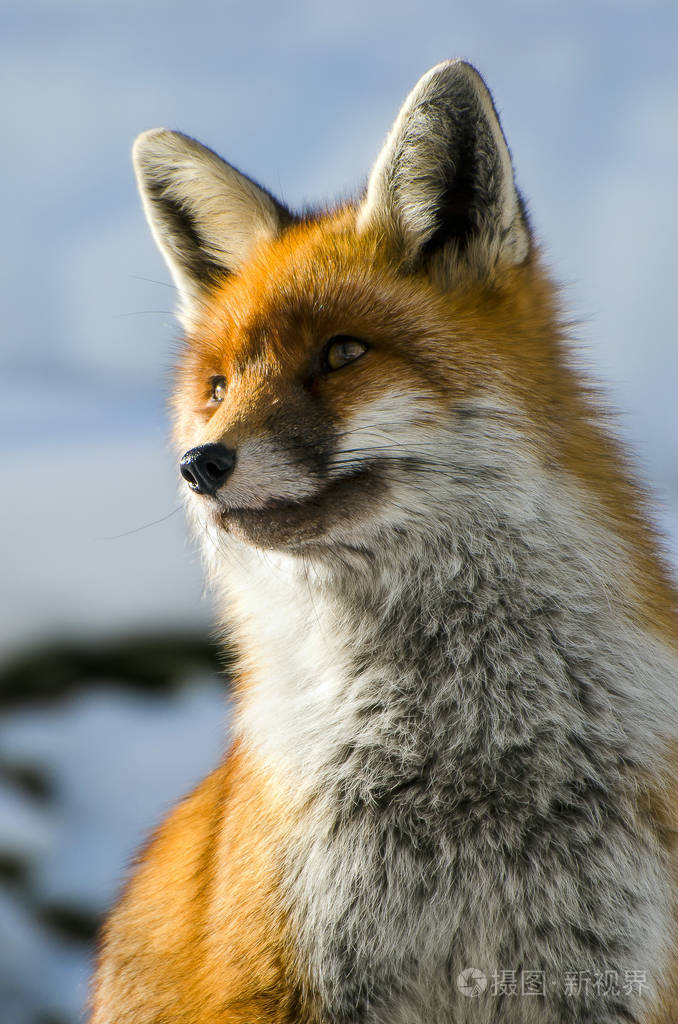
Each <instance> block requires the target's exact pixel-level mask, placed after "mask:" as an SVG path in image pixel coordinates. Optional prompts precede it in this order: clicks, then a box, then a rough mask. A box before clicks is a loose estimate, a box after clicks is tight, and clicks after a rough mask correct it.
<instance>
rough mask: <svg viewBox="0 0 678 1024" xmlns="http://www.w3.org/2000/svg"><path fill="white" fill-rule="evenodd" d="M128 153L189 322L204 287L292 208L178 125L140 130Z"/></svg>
mask: <svg viewBox="0 0 678 1024" xmlns="http://www.w3.org/2000/svg"><path fill="white" fill-rule="evenodd" d="M133 160H134V169H135V171H136V176H137V182H138V184H139V191H140V192H141V198H142V201H143V204H144V210H145V212H146V217H147V218H148V222H149V224H150V226H151V230H152V232H153V237H154V238H155V240H156V242H157V244H158V247H159V248H160V251H161V252H162V254H163V256H164V257H165V260H166V261H167V264H168V266H169V268H170V271H171V273H172V277H173V279H174V283H175V284H176V286H177V288H178V290H179V295H180V298H181V307H180V312H179V317H180V319H181V320H182V322H183V323H184V325H185V326H190V324H191V323H193V322H194V320H195V317H196V314H197V312H198V310H199V308H200V304H201V301H202V299H203V297H204V295H205V293H206V291H207V290H208V289H209V287H210V286H211V285H213V284H214V283H215V282H216V281H218V280H220V279H221V278H223V277H225V276H226V275H227V274H229V273H233V272H234V271H237V270H238V268H239V267H240V266H241V265H242V264H243V263H244V262H245V260H246V259H247V257H248V256H249V254H250V253H251V252H252V250H253V248H254V246H255V245H256V244H257V242H259V241H262V240H264V239H267V238H273V237H274V236H275V235H277V234H278V232H279V231H280V230H281V228H283V227H284V226H285V225H287V224H289V223H290V221H291V219H292V217H291V214H290V213H289V211H288V210H286V209H285V207H284V206H282V205H281V204H280V203H278V202H277V201H276V200H275V199H274V198H273V197H272V196H271V195H269V193H268V192H266V191H265V190H264V189H263V188H261V186H259V185H257V184H256V183H255V182H253V181H251V180H250V178H247V177H246V176H245V175H244V174H241V173H240V171H237V170H236V169H235V167H231V165H230V164H228V163H226V161H225V160H222V159H221V157H219V156H217V154H216V153H213V152H212V150H210V149H207V148H206V147H205V146H201V145H200V143H198V142H196V141H195V140H194V139H191V138H189V137H188V136H187V135H182V134H181V133H180V132H172V131H168V130H166V129H164V128H159V129H156V130H154V131H149V132H144V133H143V134H142V135H140V136H139V137H138V138H137V140H136V142H135V143H134V149H133Z"/></svg>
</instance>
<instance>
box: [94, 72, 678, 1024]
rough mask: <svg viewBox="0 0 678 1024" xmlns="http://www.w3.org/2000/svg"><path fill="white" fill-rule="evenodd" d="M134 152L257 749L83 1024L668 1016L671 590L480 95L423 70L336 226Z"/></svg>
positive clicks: (170, 139) (137, 907)
mask: <svg viewBox="0 0 678 1024" xmlns="http://www.w3.org/2000/svg"><path fill="white" fill-rule="evenodd" d="M134 158H135V166H136V170H137V176H138V180H139V185H140V190H141V195H142V198H143V203H144V207H145V210H146V214H147V217H148V219H149V222H150V225H151V228H152V230H153V233H154V236H155V238H156V240H157V242H158V245H159V247H160V249H161V251H162V252H163V254H164V256H165V258H166V260H167V262H168V264H169V266H170V269H171V271H172V274H173V277H174V280H175V282H176V285H177V288H178V291H179V295H180V300H181V308H180V318H181V321H182V324H183V326H184V329H185V338H186V341H185V347H184V351H183V354H182V356H181V360H180V364H179V366H178V370H177V378H176V389H175V397H174V413H175V424H174V434H175V440H176V444H177V450H178V452H179V454H180V456H181V461H180V469H181V474H182V476H183V478H184V489H185V492H186V498H187V504H188V510H189V516H190V518H191V520H192V523H193V525H194V527H195V530H196V531H197V534H198V536H199V537H200V539H201V542H202V546H203V551H204V556H205V564H206V567H207V572H208V575H209V578H210V581H211V584H212V585H213V587H214V588H215V589H216V592H217V594H218V597H219V601H220V605H221V608H222V609H223V626H224V629H225V630H226V631H227V632H228V635H229V637H230V638H231V642H232V643H233V644H234V646H235V649H236V651H237V666H236V669H235V671H234V680H233V686H234V693H235V711H234V738H233V744H232V746H231V748H230V751H229V753H228V755H227V756H226V758H225V759H224V762H223V763H222V765H221V766H220V767H219V768H217V769H216V771H215V772H214V773H213V774H212V775H211V776H210V777H209V778H208V779H206V780H205V781H204V782H203V783H202V784H201V786H200V787H199V788H198V789H197V790H196V791H195V793H193V794H192V795H191V796H190V797H188V798H187V799H186V800H185V801H183V802H182V803H181V804H180V805H179V806H178V807H177V808H176V809H175V811H174V812H173V813H172V814H171V815H170V816H169V818H168V819H167V821H166V822H165V823H164V824H163V825H161V826H160V828H159V829H158V830H157V832H156V834H155V836H154V837H153V838H152V840H151V841H150V843H149V845H148V846H147V847H146V849H145V850H144V851H143V852H142V854H141V855H140V858H139V862H138V865H137V867H136V869H135V872H134V873H133V875H132V877H131V879H130V882H129V884H128V886H127V888H126V890H125V893H124V894H123V896H122V898H121V900H120V902H119V904H118V906H117V908H116V909H115V910H114V911H113V913H112V915H111V917H110V919H109V921H108V923H107V925H106V927H105V930H104V935H103V940H102V948H101V954H100V960H99V966H98V971H97V976H96V983H95V990H94V996H93V1003H94V1013H93V1021H94V1022H95V1024H132V1022H135V1024H138V1022H141V1021H144V1022H151V1021H157V1022H160V1021H163V1022H165V1021H167V1022H170V1021H171V1022H175V1021H176V1022H182V1024H216V1022H220V1024H236V1022H239V1024H254V1022H261V1024H265V1022H266V1024H267V1022H279V1024H292V1022H294V1024H463V1022H467V1021H468V1022H474V1024H475V1022H477V1024H500V1022H501V1024H556V1022H558V1024H622V1022H624V1024H629V1022H634V1024H670V1022H672V1021H673V1022H675V1021H676V1020H678V989H677V977H676V962H675V948H676V850H675V838H674V837H675V834H676V831H675V830H676V818H677V814H678V808H677V806H676V798H675V780H676V767H677V765H678V758H677V751H678V746H677V744H676V740H677V738H678V697H677V695H676V682H677V681H678V643H677V639H676V621H677V619H676V595H675V592H674V590H673V588H672V584H671V581H670V579H669V576H668V572H667V570H666V567H665V565H664V563H663V561H662V557H661V554H660V551H659V545H658V542H657V539H656V537H655V535H654V532H653V530H652V527H651V525H650V520H649V518H648V515H647V512H646V507H645V498H644V495H643V493H642V492H641V490H640V489H639V488H638V486H637V485H636V484H635V483H634V481H633V478H632V474H631V473H630V472H629V470H628V467H627V465H626V462H625V459H624V457H623V453H621V452H620V450H619V446H618V443H617V442H616V441H615V439H614V435H613V433H612V432H611V431H610V430H609V429H608V427H607V426H606V419H607V416H606V413H605V410H604V406H603V403H602V402H601V400H600V399H599V397H598V396H597V394H596V392H595V390H594V389H592V387H591V386H590V385H589V384H587V383H585V382H584V380H583V379H582V377H581V375H580V374H579V372H578V370H577V368H576V366H575V365H574V363H573V360H572V355H571V350H570V349H571V347H570V343H569V340H568V337H567V330H566V328H565V326H564V321H563V319H562V316H561V309H560V304H559V297H558V293H557V291H556V289H555V287H554V285H553V283H552V282H551V280H550V278H549V275H548V273H547V271H546V269H545V267H544V265H543V262H542V259H541V256H540V253H539V250H538V248H537V246H536V244H535V241H534V238H533V235H532V232H531V229H530V226H529V223H528V219H527V215H526V211H525V205H524V203H523V201H522V199H521V196H520V194H519V192H518V191H517V189H516V186H515V184H514V175H513V169H512V163H511V158H510V155H509V150H508V148H507V145H506V142H505V139H504V136H503V133H502V130H501V127H500V124H499V120H498V117H497V114H496V111H495V108H494V105H493V103H492V99H491V97H490V94H489V92H488V90H487V88H486V87H485V85H484V83H483V81H482V79H481V78H480V76H479V75H478V73H477V72H476V71H475V70H474V69H473V68H471V67H470V66H469V65H468V64H465V63H463V62H459V61H450V62H446V63H443V64H440V65H438V66H437V67H435V68H433V69H432V70H431V71H429V72H428V73H427V74H426V75H425V76H424V77H423V78H422V79H421V80H420V81H419V82H418V83H417V85H416V86H415V88H414V90H413V91H412V92H411V93H410V95H409V96H408V98H407V100H406V101H405V104H404V106H403V108H402V110H401V112H400V114H399V116H398V118H397V120H396V121H395V124H394V126H393V128H392V130H391V132H390V134H389V135H388V137H387V139H386V142H385V144H384V147H383V149H382V152H381V153H380V155H379V157H378V159H377V162H376V164H375V166H374V168H373V170H372V173H371V175H370V177H369V181H368V184H367V188H366V190H365V192H364V193H363V194H362V195H361V196H360V197H359V198H358V199H357V200H356V201H355V202H351V203H347V204H345V205H342V206H340V207H339V208H336V209H332V210H321V211H318V212H316V213H312V214H306V215H304V216H297V215H295V214H294V213H292V212H291V211H290V210H288V209H287V208H286V207H285V206H284V205H283V204H282V203H280V202H278V201H277V200H276V199H274V198H273V197H272V196H271V195H270V194H269V193H268V192H267V191H265V190H264V189H263V188H261V187H260V186H259V185H257V184H255V183H254V182H253V181H252V180H251V179H249V178H247V177H246V176H244V175H243V174H241V173H240V172H239V171H237V170H236V169H235V168H234V167H232V166H231V165H229V164H227V163H226V162H225V161H223V160H222V159H221V158H220V157H218V156H216V155H215V154H214V153H213V152H211V151H210V150H207V149H205V148H204V147H203V146H201V145H199V144H198V143H197V142H195V141H194V140H192V139H190V138H188V137H187V136H184V135H181V134H179V133H176V132H170V131H166V130H159V131H153V132H148V133H145V134H144V135H142V136H141V137H140V138H139V139H138V140H137V143H136V146H135V154H134Z"/></svg>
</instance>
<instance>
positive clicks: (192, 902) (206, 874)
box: [92, 747, 302, 1024]
mask: <svg viewBox="0 0 678 1024" xmlns="http://www.w3.org/2000/svg"><path fill="white" fill-rule="evenodd" d="M274 792H275V787H274V785H273V784H272V780H271V779H270V778H269V777H268V776H267V775H266V773H265V772H264V771H263V770H262V769H261V767H260V766H258V765H256V764H255V763H254V762H253V760H252V757H251V755H249V754H247V753H245V751H243V750H240V749H238V747H236V748H235V749H234V750H232V751H231V753H230V754H229V755H228V757H227V758H226V760H225V761H224V763H223V764H222V765H221V766H220V767H219V768H218V769H217V770H216V771H215V772H213V773H212V774H211V775H209V776H208V777H207V778H206V779H205V780H204V781H203V782H202V783H201V784H200V785H199V786H198V788H197V789H196V790H195V792H194V793H193V794H192V795H191V796H190V797H188V798H187V799H186V800H184V801H183V802H182V803H181V804H179V806H178V807H177V808H175V810H174V811H173V812H172V814H171V815H170V816H169V818H168V819H167V821H166V822H165V823H164V824H163V825H162V826H161V827H160V829H159V830H158V832H157V834H156V835H155V836H154V838H153V840H152V841H151V842H150V844H149V845H148V847H147V849H146V850H145V851H144V852H143V853H142V854H141V855H140V857H139V861H138V864H137V867H136V870H135V873H134V876H133V878H132V880H131V882H130V884H129V886H128V888H127V890H126V892H125V894H124V896H123V898H122V900H121V902H120V904H119V906H118V908H117V910H116V913H115V915H114V916H113V917H112V918H111V920H110V922H109V924H108V926H107V928H106V929H105V931H104V934H103V938H102V949H103V951H104V955H103V957H102V959H101V967H100V970H99V971H98V975H97V984H96V989H95V992H94V996H93V1016H92V1024H140V1022H141V1021H144V1024H146V1022H148V1024H150V1022H151V1021H158V1022H160V1021H172V1022H176V1024H212V1022H216V1021H219V1022H220V1024H264V1022H266V1024H288V1022H292V1021H294V1022H295V1024H296V1022H299V1021H300V1020H302V1017H301V1016H300V1011H299V1006H298V986H297V985H296V982H295V981H294V979H293V976H292V964H291V958H290V954H289V951H288V948H287V946H286V942H285V939H284V923H283V920H282V915H281V911H280V908H279V906H278V903H277V899H276V884H277V867H276V846H277V842H276V840H277V837H278V836H279V835H280V833H281V829H283V828H284V826H285V824H286V820H288V819H289V808H287V809H286V810H283V808H281V807H280V806H279V805H278V802H277V798H276V797H275V796H274Z"/></svg>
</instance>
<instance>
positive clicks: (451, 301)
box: [134, 61, 564, 552]
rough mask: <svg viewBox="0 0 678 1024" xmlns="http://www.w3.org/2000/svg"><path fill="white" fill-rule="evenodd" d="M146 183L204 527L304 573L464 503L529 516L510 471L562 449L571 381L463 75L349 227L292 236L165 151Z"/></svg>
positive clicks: (406, 108)
mask: <svg viewBox="0 0 678 1024" xmlns="http://www.w3.org/2000/svg"><path fill="white" fill-rule="evenodd" d="M134 162H135V168H136V173H137V176H138V181H139V187H140V190H141V195H142V198H143V203H144V208H145V211H146V215H147V217H148V220H149V222H150V225H151V228H152V231H153V234H154V236H155V239H156V241H157V243H158V245H159V247H160V249H161V251H162V253H163V255H164V257H165V259H166V261H167V263H168V264H169V267H170V270H171V273H172V276H173V278H174V281H175V283H176V286H177V288H178V291H179V295H180V319H181V321H182V323H183V326H184V327H185V331H186V347H185V351H184V354H183V357H182V359H181V363H180V366H179V372H178V379H177V386H176V394H175V403H174V408H175V436H176V440H177V444H178V448H179V451H180V453H181V454H182V458H181V472H182V475H183V476H184V478H185V481H186V491H187V495H188V497H189V500H190V501H191V502H192V503H193V506H194V511H195V513H196V515H197V517H198V519H199V520H200V522H201V523H202V524H203V525H205V524H211V525H212V526H216V527H217V528H218V529H219V530H220V531H222V530H223V531H225V532H226V533H228V534H231V535H236V536H237V537H239V538H240V539H241V540H243V541H245V542H246V543H248V544H250V545H254V546H256V547H261V548H273V549H285V550H288V551H290V550H291V551H300V550H301V551H306V552H307V551H309V550H311V549H315V550H322V549H323V548H325V547H326V546H328V545H329V546H333V547H335V548H336V547H337V546H341V545H345V546H347V547H350V546H353V547H356V546H357V547H361V546H363V545H364V546H366V547H369V543H370V537H373V536H374V534H375V531H383V530H388V529H392V530H398V529H401V528H407V529H409V530H412V529H415V528H418V529H425V530H433V529H434V528H435V526H436V524H439V523H440V522H441V520H442V519H444V518H445V516H449V515H452V514H453V513H454V510H455V508H459V507H461V506H462V505H464V503H466V502H468V500H469V497H470V496H471V495H473V496H475V497H476V498H477V496H478V495H480V494H486V495H488V500H489V498H490V497H492V500H494V498H495V497H496V496H497V495H502V500H507V501H508V500H513V501H515V500H517V499H516V487H517V486H518V485H514V483H512V482H511V481H512V480H515V479H516V478H517V474H516V473H515V466H516V463H517V461H519V460H520V458H521V457H522V456H525V455H526V454H527V453H529V452H530V451H533V450H534V449H535V443H534V442H535V437H536V436H537V435H538V436H539V438H540V440H541V441H543V440H544V437H545V436H547V437H551V440H552V436H551V435H553V418H552V417H550V408H551V405H552V404H553V402H554V401H555V399H556V397H557V391H558V387H559V388H560V390H561V391H562V390H563V388H564V385H563V383H562V380H563V373H564V371H563V369H562V367H560V363H561V362H562V360H560V359H559V355H558V337H557V335H558V327H557V315H556V311H555V303H554V299H553V292H552V289H551V287H550V285H549V284H548V281H547V279H546V277H545V275H544V274H543V272H542V270H541V269H540V265H539V260H538V258H537V252H536V249H535V246H534V244H533V241H532V237H531V233H530V229H529V226H528V222H527V219H526V214H525V208H524V205H523V202H522V200H521V197H520V195H519V193H518V191H517V189H516V186H515V184H514V176H513V169H512V164H511V158H510V155H509V150H508V147H507V144H506V141H505V139H504V136H503V133H502V129H501V127H500V123H499V119H498V116H497V113H496V110H495V108H494V105H493V102H492V99H491V96H490V93H489V92H488V89H487V88H486V86H485V84H484V82H483V80H482V79H481V77H480V76H479V74H478V73H477V72H476V71H475V70H474V69H473V68H472V67H471V66H470V65H468V64H466V63H463V62H461V61H449V62H445V63H442V64H439V65H438V66H436V67H434V68H433V69H431V70H430V71H429V72H428V73H427V74H426V75H424V76H423V78H422V79H421V80H420V81H419V82H418V83H417V85H416V86H415V88H414V89H413V90H412V92H411V93H410V95H409V96H408V97H407V99H406V101H405V103H404V105H403V107H402V109H401V111H400V113H399V115H398V117H397V119H396V121H395V123H394V125H393V127H392V129H391V131H390V133H389V135H388V137H387V139H386V142H385V144H384V146H383V149H382V151H381V153H380V154H379V157H378V159H377V161H376V163H375V165H374V168H373V170H372V172H371V175H370V177H369V181H368V185H367V188H366V190H365V192H364V194H363V195H362V196H360V198H359V199H358V200H357V201H355V202H353V203H349V204H346V205H343V206H341V207H340V208H338V209H334V210H330V211H323V212H320V213H317V214H312V215H305V216H303V217H297V216H295V215H294V214H293V213H291V212H290V211H289V210H288V209H287V208H286V207H285V206H284V205H283V204H282V203H280V202H278V201H277V200H276V199H274V198H273V196H271V195H270V194H269V193H268V192H267V191H265V190H264V189H263V188H261V187H260V186H259V185H257V184H255V182H254V181H252V180H251V179H250V178H248V177H246V176H245V175H244V174H241V173H240V172H239V171H237V170H236V169H235V168H234V167H232V166H231V165H230V164H228V163H226V162H225V161H224V160H222V159H221V158H220V157H218V156H217V155H216V154H215V153H213V152H212V151H210V150H208V149H206V148H204V147H203V146H201V145H200V144H199V143H197V142H195V141H194V140H193V139H190V138H188V137H187V136H185V135H182V134H179V133H177V132H172V131H167V130H164V129H160V130H157V131H150V132H146V133H145V134H143V135H141V136H140V137H139V138H138V139H137V141H136V144H135V147H134ZM556 379H558V380H560V384H559V385H558V386H556V384H555V381H556ZM542 447H544V448H549V446H548V445H546V446H544V445H542ZM548 454H549V455H553V446H552V445H551V447H550V448H549V453H548Z"/></svg>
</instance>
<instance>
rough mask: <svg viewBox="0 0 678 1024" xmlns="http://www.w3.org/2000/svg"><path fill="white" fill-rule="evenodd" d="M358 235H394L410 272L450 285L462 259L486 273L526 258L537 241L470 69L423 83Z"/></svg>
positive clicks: (441, 73) (375, 182)
mask: <svg viewBox="0 0 678 1024" xmlns="http://www.w3.org/2000/svg"><path fill="white" fill-rule="evenodd" d="M358 226H359V228H361V229H365V228H367V227H369V226H375V227H381V228H383V229H386V230H387V232H388V233H389V234H390V235H392V236H393V235H394V236H395V238H396V239H397V241H398V242H399V244H400V246H401V247H402V249H403V255H404V257H405V260H406V261H407V263H409V264H410V265H414V266H416V265H420V264H421V263H422V262H423V263H425V264H427V265H431V266H433V267H435V268H436V270H437V272H438V275H440V274H441V273H442V274H443V276H444V275H445V274H446V273H447V276H449V274H450V272H451V268H452V267H453V266H454V265H455V264H456V263H457V262H458V261H459V259H466V260H467V261H468V262H470V263H471V264H472V265H473V266H474V268H475V269H476V270H478V271H479V272H480V273H487V272H489V271H490V270H491V269H492V267H493V266H494V265H495V264H496V263H497V262H498V261H502V262H504V261H506V262H508V263H521V262H522V261H523V260H524V259H525V257H526V256H527V254H528V251H529V248H530V232H529V227H528V224H527V219H526V215H525V212H524V209H523V205H522V201H521V199H520V196H519V194H518V192H517V190H516V187H515V184H514V181H513V168H512V165H511V156H510V154H509V150H508V146H507V145H506V140H505V138H504V135H503V132H502V130H501V125H500V124H499V118H498V116H497V112H496V110H495V108H494V104H493V102H492V97H491V96H490V93H489V90H488V89H487V86H486V85H485V83H484V82H483V80H482V78H481V77H480V75H479V74H478V72H477V71H476V70H475V69H474V68H472V67H471V65H470V64H466V63H464V62H463V61H446V62H445V63H443V64H438V65H437V66H436V67H434V68H431V70H430V71H429V72H427V74H425V75H424V76H423V78H421V79H420V80H419V81H418V82H417V84H416V85H415V87H414V89H413V90H412V92H411V93H410V95H409V96H408V97H407V99H406V100H405V103H404V105H403V107H402V109H401V111H400V114H399V115H398V118H397V119H396V121H395V124H394V125H393V128H392V129H391V132H390V134H389V136H388V138H387V140H386V143H385V145H384V148H383V149H382V151H381V153H380V155H379V157H378V159H377V162H376V164H375V166H374V169H373V171H372V173H371V175H370V179H369V183H368V186H367V194H366V197H365V200H364V202H363V205H362V207H361V208H360V211H359V215H358ZM434 261H435V262H434Z"/></svg>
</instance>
